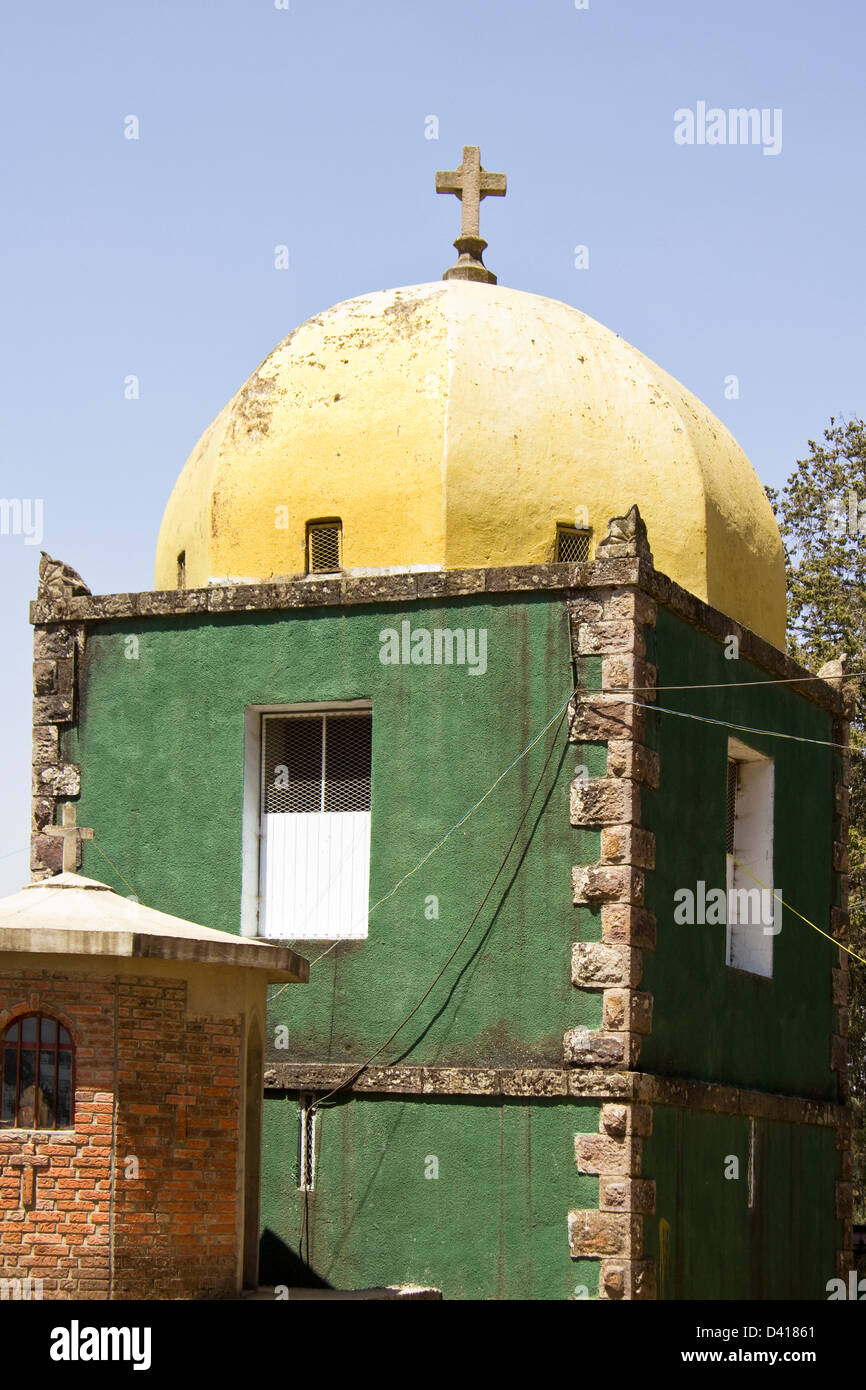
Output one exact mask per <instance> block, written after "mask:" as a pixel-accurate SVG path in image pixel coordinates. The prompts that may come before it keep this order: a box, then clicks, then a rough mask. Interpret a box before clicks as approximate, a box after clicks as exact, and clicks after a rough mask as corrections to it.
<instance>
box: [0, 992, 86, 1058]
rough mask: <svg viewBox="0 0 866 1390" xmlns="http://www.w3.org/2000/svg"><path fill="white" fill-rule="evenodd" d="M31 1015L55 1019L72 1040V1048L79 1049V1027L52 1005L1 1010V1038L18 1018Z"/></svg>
mask: <svg viewBox="0 0 866 1390" xmlns="http://www.w3.org/2000/svg"><path fill="white" fill-rule="evenodd" d="M30 1014H44V1016H45V1017H46V1018H53V1019H54V1020H55V1021H56V1022H57V1023H59V1024H60V1025H61V1027H63V1028H65V1029H66V1031H67V1033H68V1034H69V1036H70V1038H71V1039H72V1046H73V1047H74V1048H76V1049H77V1048H78V1045H79V1043H80V1041H81V1039H80V1036H79V1029H78V1026H77V1025H76V1024H73V1022H72V1020H71V1019H70V1018H69V1016H68V1014H65V1013H64V1012H63V1010H62V1009H55V1008H54V1007H53V1006H51V1005H47V1006H43V1005H42V1004H33V1003H30V1004H15V1005H14V1006H13V1007H12V1008H11V1009H0V1036H2V1035H4V1034H5V1032H6V1029H7V1028H8V1027H9V1025H10V1023H14V1022H15V1020H16V1018H26V1017H27V1016H28V1015H30Z"/></svg>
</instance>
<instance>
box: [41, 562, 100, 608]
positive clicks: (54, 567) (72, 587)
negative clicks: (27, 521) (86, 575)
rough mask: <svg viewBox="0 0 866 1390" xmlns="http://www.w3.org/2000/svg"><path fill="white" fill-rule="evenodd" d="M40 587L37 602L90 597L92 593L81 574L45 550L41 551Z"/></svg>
mask: <svg viewBox="0 0 866 1390" xmlns="http://www.w3.org/2000/svg"><path fill="white" fill-rule="evenodd" d="M40 555H41V556H42V558H41V560H40V561H39V589H38V592H37V596H36V597H37V602H40V603H56V602H57V601H58V600H59V601H60V602H65V601H66V600H67V599H70V598H78V597H85V598H90V597H91V593H90V590H89V588H88V587H87V585H86V584H85V582H84V580H83V579H82V578H81V575H80V574H79V573H78V572H77V571H76V570H74V569H73V568H72V566H71V565H67V564H64V562H63V561H62V560H55V559H53V558H52V557H51V556H50V555H49V554H48V553H47V551H45V550H42V551H40Z"/></svg>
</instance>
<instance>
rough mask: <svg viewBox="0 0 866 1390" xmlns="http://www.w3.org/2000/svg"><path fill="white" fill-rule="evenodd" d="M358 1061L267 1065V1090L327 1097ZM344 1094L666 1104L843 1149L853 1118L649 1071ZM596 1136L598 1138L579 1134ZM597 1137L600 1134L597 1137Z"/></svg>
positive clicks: (366, 1076)
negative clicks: (822, 1139)
mask: <svg viewBox="0 0 866 1390" xmlns="http://www.w3.org/2000/svg"><path fill="white" fill-rule="evenodd" d="M357 1070H358V1064H357V1063H354V1064H353V1063H344V1062H274V1061H266V1062H265V1090H266V1091H327V1090H332V1089H333V1088H334V1087H335V1086H339V1085H341V1084H342V1083H343V1082H345V1081H348V1080H349V1079H350V1077H352V1076H353V1075H354V1073H355V1072H356V1071H357ZM346 1092H347V1094H348V1093H350V1092H356V1093H357V1092H366V1093H368V1094H381V1095H389V1094H401V1095H479V1096H491V1095H501V1096H532V1095H537V1096H544V1095H549V1096H554V1097H555V1096H570V1097H572V1098H573V1099H576V1100H581V1099H586V1100H602V1101H604V1100H611V1101H614V1102H623V1101H630V1102H633V1103H635V1104H639V1105H669V1106H674V1107H678V1108H685V1109H693V1110H710V1111H713V1112H714V1113H716V1114H726V1115H744V1116H754V1117H755V1118H756V1119H759V1120H760V1119H766V1120H781V1121H783V1122H784V1123H788V1124H807V1125H816V1126H819V1127H823V1128H828V1129H833V1128H837V1129H839V1128H840V1127H841V1130H840V1139H841V1141H842V1143H841V1147H844V1146H845V1145H846V1144H847V1143H848V1142H849V1141H848V1138H847V1131H848V1130H850V1127H851V1112H850V1111H849V1110H848V1109H847V1108H846V1107H845V1106H842V1105H835V1104H834V1103H832V1102H831V1101H817V1100H807V1099H805V1098H804V1097H802V1096H785V1095H775V1094H773V1093H772V1092H770V1091H752V1090H746V1089H740V1088H739V1087H737V1086H724V1085H721V1084H720V1083H718V1082H712V1081H690V1080H687V1079H682V1078H672V1077H667V1076H654V1075H652V1073H650V1072H639V1071H624V1070H619V1071H617V1070H614V1069H611V1068H609V1067H607V1068H602V1067H595V1068H593V1067H582V1068H579V1069H571V1068H567V1067H522V1068H514V1067H485V1066H477V1067H433V1066H398V1067H368V1068H367V1070H366V1071H364V1072H362V1073H361V1075H360V1076H359V1077H357V1079H356V1080H355V1081H354V1082H352V1084H351V1086H347V1087H346ZM582 1137H592V1138H598V1137H599V1136H597V1135H593V1136H582ZM601 1137H603V1136H601Z"/></svg>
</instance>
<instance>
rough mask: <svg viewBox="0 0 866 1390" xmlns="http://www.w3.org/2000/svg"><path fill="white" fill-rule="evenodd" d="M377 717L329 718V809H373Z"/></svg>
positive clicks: (327, 787) (327, 746) (326, 740)
mask: <svg viewBox="0 0 866 1390" xmlns="http://www.w3.org/2000/svg"><path fill="white" fill-rule="evenodd" d="M372 739H373V720H372V719H371V717H370V715H369V714H351V715H340V716H336V717H334V716H331V717H330V718H327V719H326V721H325V810H326V811H369V809H370V758H371V749H372Z"/></svg>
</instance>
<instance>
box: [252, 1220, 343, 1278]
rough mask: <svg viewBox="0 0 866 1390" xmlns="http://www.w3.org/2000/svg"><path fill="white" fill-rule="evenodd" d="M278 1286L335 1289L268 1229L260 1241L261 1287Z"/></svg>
mask: <svg viewBox="0 0 866 1390" xmlns="http://www.w3.org/2000/svg"><path fill="white" fill-rule="evenodd" d="M277 1284H286V1285H288V1287H289V1288H290V1289H330V1288H333V1285H332V1284H329V1283H328V1281H327V1279H322V1278H321V1276H320V1275H318V1274H317V1273H316V1271H315V1270H314V1269H311V1268H310V1266H309V1265H308V1264H307V1262H306V1260H302V1259H301V1257H300V1255H298V1254H297V1253H296V1251H294V1250H292V1249H291V1248H290V1247H289V1246H288V1245H286V1243H285V1241H283V1240H281V1239H280V1237H279V1236H278V1235H275V1234H274V1232H273V1231H271V1230H269V1229H267V1228H266V1229H265V1230H264V1231H262V1234H261V1238H260V1240H259V1285H260V1286H261V1287H262V1288H274V1287H275V1286H276V1285H277Z"/></svg>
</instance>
